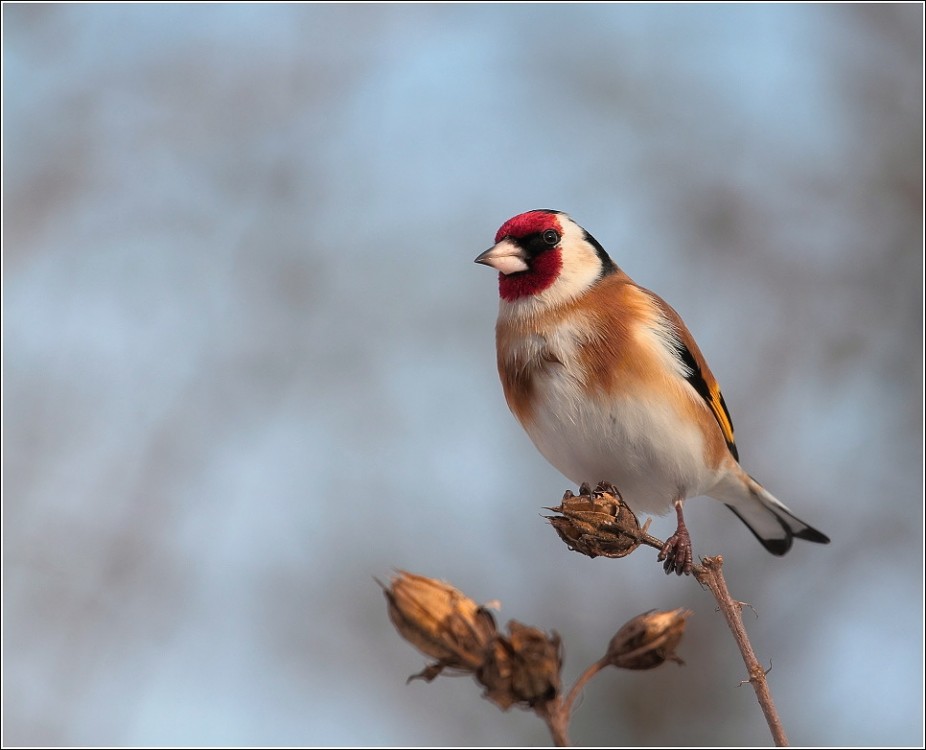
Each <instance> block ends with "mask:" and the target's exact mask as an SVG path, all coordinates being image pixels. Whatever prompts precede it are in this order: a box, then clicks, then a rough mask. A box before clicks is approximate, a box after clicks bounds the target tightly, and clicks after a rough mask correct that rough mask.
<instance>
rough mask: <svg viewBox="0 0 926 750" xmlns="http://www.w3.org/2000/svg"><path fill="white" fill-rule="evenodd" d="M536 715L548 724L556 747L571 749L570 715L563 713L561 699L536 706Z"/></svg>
mask: <svg viewBox="0 0 926 750" xmlns="http://www.w3.org/2000/svg"><path fill="white" fill-rule="evenodd" d="M534 713H536V714H537V716H539V717H540V718H541V719H543V720H544V722H545V723H546V725H547V729H549V730H550V736H551V737H553V744H554V745H555V746H556V747H569V744H570V743H569V735H568V731H569V714H568V712H565V711H563V702H562V701H561V700H560V699H559V698H554V699H553V700H551V701H547V702H546V703H541V704H539V705H537V706H535V707H534Z"/></svg>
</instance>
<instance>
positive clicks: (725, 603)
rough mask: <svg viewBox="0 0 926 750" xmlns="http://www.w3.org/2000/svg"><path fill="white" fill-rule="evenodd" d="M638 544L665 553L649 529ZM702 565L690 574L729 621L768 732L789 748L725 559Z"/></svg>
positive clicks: (640, 536) (704, 561)
mask: <svg viewBox="0 0 926 750" xmlns="http://www.w3.org/2000/svg"><path fill="white" fill-rule="evenodd" d="M638 538H639V540H640V541H641V542H642V543H643V544H648V545H649V546H650V547H655V548H656V549H660V550H661V549H662V542H660V541H659V540H658V539H656V538H655V537H653V536H650V535H649V534H647V533H646V527H644V528H643V530H642V531H641V533H640V535H639V537H638ZM701 563H702V564H701V565H692V566H691V574H692V575H693V576H694V577H695V579H696V580H697V581H698V583H700V584H701V585H703V586H707V587H708V588H709V589H710V591H711V593H712V594H713V595H714V598H715V599H716V600H717V604H718V605H719V607H720V612H721V614H723V616H724V619H725V620H726V621H727V626H728V627H729V628H730V632H732V633H733V638H734V639H735V640H736V645H737V646H739V649H740V654H742V656H743V661H744V662H745V664H746V670H747V671H748V672H749V684H750V685H752V688H753V690H755V691H756V699H757V700H758V701H759V707H760V708H761V709H762V713H763V714H764V715H765V721H766V723H767V724H768V728H769V731H770V732H771V733H772V740H773V741H774V742H775V745H776V746H777V747H787V746H788V737H787V735H786V734H785V730H784V726H783V725H782V723H781V717H780V716H779V715H778V709H777V708H776V707H775V701H773V700H772V693H771V691H770V690H769V687H768V680H767V679H766V674H767V673H766V671H765V669H764V668H763V667H762V664H761V663H760V662H759V660H758V659H757V658H756V652H755V651H753V649H752V644H751V643H750V642H749V636H748V635H747V634H746V628H745V626H744V625H743V618H742V606H741V605H740V603H739V602H737V601H736V600H734V599H733V597H732V596H730V590H729V589H728V588H727V581H726V579H725V578H724V577H723V571H722V568H723V557H722V556H721V555H716V556H715V557H705V558H703V559H702V560H701Z"/></svg>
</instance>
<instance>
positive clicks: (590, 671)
mask: <svg viewBox="0 0 926 750" xmlns="http://www.w3.org/2000/svg"><path fill="white" fill-rule="evenodd" d="M608 666H609V662H608V660H607V658H604V657H603V658H601V659H599V660H598V661H596V662H595V663H594V664H591V665H590V666H589V667H588V668H587V669H586V670H585V671H584V672H583V673H582V674H581V675H579V678H578V679H577V680H576V681H575V684H574V685H573V686H572V688H570V690H569V694H568V695H567V696H566V697H565V698H564V699H560V698H555V699H553V700H551V701H547V702H546V703H543V704H541V705H539V706H537V707H536V708H535V709H534V711H535V712H536V713H537V715H538V716H539V717H540V718H541V719H543V720H544V721H545V722H546V725H547V728H548V729H549V730H550V735H551V736H552V737H553V744H554V745H556V747H569V744H570V743H569V734H568V732H569V721H570V720H571V719H572V705H573V704H574V703H575V701H576V698H578V697H579V694H580V693H581V692H582V688H584V687H585V685H586V683H587V682H588V681H589V680H590V679H592V677H594V676H595V675H596V674H598V673H599V672H600V671H601V670H602V669H604V668H606V667H608Z"/></svg>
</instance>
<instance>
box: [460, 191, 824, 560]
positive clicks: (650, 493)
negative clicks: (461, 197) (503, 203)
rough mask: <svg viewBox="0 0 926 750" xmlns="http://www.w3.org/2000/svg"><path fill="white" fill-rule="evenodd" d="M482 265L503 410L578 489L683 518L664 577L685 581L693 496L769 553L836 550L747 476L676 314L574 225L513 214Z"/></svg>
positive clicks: (726, 418)
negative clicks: (494, 306) (729, 515)
mask: <svg viewBox="0 0 926 750" xmlns="http://www.w3.org/2000/svg"><path fill="white" fill-rule="evenodd" d="M476 262H477V263H483V264H485V265H487V266H491V267H492V268H494V269H495V270H497V271H498V272H499V277H498V286H499V294H500V297H501V301H500V303H499V313H498V323H497V325H496V347H497V355H498V372H499V376H500V377H501V381H502V387H503V389H504V392H505V399H506V400H507V402H508V407H509V408H510V409H511V411H512V412H513V413H514V415H515V417H517V419H518V421H519V422H520V423H521V425H522V426H523V427H524V429H525V430H526V431H527V434H528V435H529V436H530V438H531V440H532V441H533V442H534V445H536V446H537V449H538V450H539V451H540V452H541V453H542V454H543V456H544V457H545V458H546V459H547V460H548V461H549V462H550V463H551V464H553V466H555V467H556V468H557V469H558V470H559V471H561V472H562V473H563V474H564V475H565V476H567V477H568V478H569V479H571V480H572V481H573V482H576V483H577V484H579V483H582V482H589V483H591V484H592V485H594V484H595V483H597V482H599V481H607V482H610V483H612V484H614V485H615V486H616V487H617V488H618V490H619V491H620V492H621V495H622V496H623V499H624V501H625V502H626V503H627V504H628V505H629V506H630V507H631V508H632V509H633V510H635V511H636V512H638V513H655V514H663V513H666V512H668V511H669V510H670V509H672V508H673V507H674V508H675V511H676V515H677V517H678V528H677V530H676V531H675V533H674V534H673V535H672V536H671V537H669V539H668V541H666V543H665V546H664V547H663V548H662V550H661V551H660V553H659V560H660V561H663V562H664V568H665V571H666V572H667V573H670V572H672V571H673V570H674V571H675V572H676V573H677V574H678V575H682V573H690V572H691V565H692V552H691V538H690V536H689V533H688V530H687V528H686V527H685V519H684V515H683V513H682V506H683V505H684V502H685V499H686V498H688V497H694V496H698V495H708V496H710V497H713V498H715V499H717V500H720V501H721V502H723V503H725V504H726V506H727V507H728V508H729V509H730V510H732V511H733V512H734V513H735V514H736V515H737V516H738V517H739V519H740V520H741V521H742V522H743V523H745V524H746V526H747V527H749V530H750V531H752V533H753V534H755V536H756V538H758V540H759V541H760V542H761V543H762V544H763V546H764V547H765V548H766V549H767V550H768V551H769V552H771V553H772V554H774V555H783V554H785V552H787V551H788V550H789V549H790V548H791V543H792V541H793V538H794V537H798V538H799V539H806V540H808V541H811V542H819V543H823V544H826V543H828V542H829V538H827V537H826V536H825V535H824V534H822V533H820V532H819V531H817V530H816V529H814V528H813V527H811V526H808V525H807V524H806V523H804V522H803V521H801V520H800V519H799V518H797V517H796V516H795V515H794V514H793V513H791V511H790V510H789V509H788V508H786V507H785V506H784V505H783V504H782V503H781V502H779V501H778V500H777V499H776V498H774V497H773V496H772V495H771V493H769V492H768V491H767V490H766V489H765V488H764V487H762V485H760V484H759V483H758V482H757V481H756V480H755V479H753V478H752V477H751V476H749V474H747V473H746V472H745V471H744V470H743V468H742V467H741V466H740V463H739V454H738V452H737V449H736V443H735V442H734V439H733V423H732V422H731V420H730V413H729V412H728V411H727V405H726V403H724V400H723V396H722V395H721V393H720V388H719V386H718V385H717V381H716V380H715V379H714V375H713V374H712V373H711V371H710V368H708V366H707V362H705V361H704V357H703V355H702V354H701V350H700V349H698V345H697V344H696V343H695V341H694V339H693V338H692V336H691V334H690V333H689V332H688V329H687V328H686V327H685V324H684V323H683V322H682V319H681V318H680V317H679V315H678V313H676V312H675V310H673V309H672V308H671V307H669V305H668V304H666V303H665V302H664V301H663V300H662V299H661V298H660V297H658V296H657V295H655V294H653V293H652V292H650V291H649V290H647V289H644V288H643V287H641V286H639V285H637V284H636V283H634V282H633V280H631V278H630V277H629V276H628V275H627V274H626V273H624V272H623V271H622V270H621V269H620V268H618V267H617V265H616V264H615V263H614V261H613V260H611V258H610V257H609V256H608V254H607V252H605V250H604V248H603V247H602V246H601V245H600V244H599V243H598V242H597V241H596V240H595V238H594V237H592V236H591V235H590V234H589V233H588V232H586V231H585V230H584V229H583V228H582V227H580V226H579V225H578V224H576V223H575V222H574V221H573V220H572V219H571V218H570V217H569V216H567V215H566V214H564V213H562V212H561V211H553V210H549V209H542V210H536V211H528V212H527V213H523V214H520V215H518V216H515V217H514V218H512V219H509V220H508V221H506V222H505V223H504V224H503V225H502V227H501V229H499V230H498V233H497V234H496V235H495V245H494V246H493V247H491V248H489V249H488V250H486V251H485V252H484V253H482V254H481V255H480V256H479V257H478V258H476Z"/></svg>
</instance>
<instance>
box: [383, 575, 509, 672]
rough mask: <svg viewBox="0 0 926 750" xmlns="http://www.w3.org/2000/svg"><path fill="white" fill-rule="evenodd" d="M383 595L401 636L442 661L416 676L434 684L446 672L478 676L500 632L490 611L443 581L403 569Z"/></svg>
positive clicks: (384, 590) (393, 622)
mask: <svg viewBox="0 0 926 750" xmlns="http://www.w3.org/2000/svg"><path fill="white" fill-rule="evenodd" d="M383 593H384V594H385V595H386V599H387V601H388V602H389V618H390V619H391V620H392V624H393V625H395V627H396V630H398V631H399V635H401V636H402V637H403V638H404V639H405V640H406V641H408V642H409V643H411V644H412V645H413V646H414V647H415V648H417V649H418V650H419V651H421V652H422V653H423V654H425V655H427V656H430V657H433V658H434V659H437V663H436V664H432V665H431V666H429V667H428V668H427V669H425V671H424V672H422V673H421V674H420V675H416V676H421V677H424V678H425V679H427V680H432V679H434V678H435V677H436V676H437V675H438V674H440V672H441V671H442V670H443V669H444V668H448V667H449V668H453V669H459V670H462V671H467V672H472V671H475V670H476V669H478V668H479V666H480V665H481V664H482V663H483V660H484V658H485V651H486V647H487V646H488V645H489V643H490V642H491V640H492V638H493V637H494V636H495V632H496V630H495V620H494V618H493V617H492V614H491V613H490V612H489V611H488V610H486V609H484V608H483V607H480V606H479V605H478V604H476V602H474V601H473V600H472V599H470V598H469V597H467V596H466V595H464V594H463V593H462V592H460V591H458V590H457V589H455V588H454V587H453V586H451V585H449V584H447V583H444V582H443V581H437V580H435V579H433V578H426V577H425V576H419V575H415V574H414V573H406V572H405V571H398V574H397V575H396V576H395V578H393V579H392V585H391V586H389V587H386V586H383Z"/></svg>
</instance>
